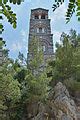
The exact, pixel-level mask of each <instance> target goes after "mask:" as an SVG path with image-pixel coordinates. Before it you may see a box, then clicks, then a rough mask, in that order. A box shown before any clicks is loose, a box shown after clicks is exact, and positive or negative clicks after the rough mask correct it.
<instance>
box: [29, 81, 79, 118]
mask: <svg viewBox="0 0 80 120" xmlns="http://www.w3.org/2000/svg"><path fill="white" fill-rule="evenodd" d="M29 108H30V109H29ZM76 110H77V109H76V105H75V103H74V100H73V99H72V98H71V97H70V95H69V92H68V90H67V89H66V87H65V86H64V85H63V84H62V83H61V82H59V83H57V85H56V86H55V87H54V89H53V90H52V91H50V94H49V99H48V101H47V103H46V104H43V103H40V102H37V103H35V105H34V103H33V104H30V106H29V107H27V111H28V119H29V120H77V114H76ZM32 111H33V112H32ZM28 119H27V120H28Z"/></svg>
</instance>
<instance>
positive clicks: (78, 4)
mask: <svg viewBox="0 0 80 120" xmlns="http://www.w3.org/2000/svg"><path fill="white" fill-rule="evenodd" d="M55 2H56V4H53V7H52V8H53V11H55V10H56V8H58V7H59V6H60V5H61V4H63V3H64V2H66V0H55ZM74 12H75V13H76V16H77V18H78V21H80V0H69V3H68V9H67V12H66V23H68V22H69V21H70V19H71V17H72V15H73V13H74Z"/></svg>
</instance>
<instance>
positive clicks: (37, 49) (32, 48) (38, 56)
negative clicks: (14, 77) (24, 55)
mask: <svg viewBox="0 0 80 120" xmlns="http://www.w3.org/2000/svg"><path fill="white" fill-rule="evenodd" d="M29 53H30V55H31V56H32V58H31V60H30V61H29V64H28V67H29V69H30V70H32V71H35V70H36V71H38V70H39V68H40V66H41V65H42V64H43V50H42V46H41V43H40V40H39V39H38V38H37V37H36V36H33V38H32V40H31V42H30V44H29Z"/></svg>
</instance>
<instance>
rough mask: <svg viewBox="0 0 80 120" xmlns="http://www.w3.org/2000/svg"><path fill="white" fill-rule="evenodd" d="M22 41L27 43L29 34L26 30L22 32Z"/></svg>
mask: <svg viewBox="0 0 80 120" xmlns="http://www.w3.org/2000/svg"><path fill="white" fill-rule="evenodd" d="M21 37H22V41H24V42H27V32H26V31H25V30H23V29H22V30H21Z"/></svg>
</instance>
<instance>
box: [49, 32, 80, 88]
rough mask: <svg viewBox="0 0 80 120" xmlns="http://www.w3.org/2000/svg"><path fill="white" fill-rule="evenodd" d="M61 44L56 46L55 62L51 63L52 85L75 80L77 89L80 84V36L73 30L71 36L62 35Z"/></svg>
mask: <svg viewBox="0 0 80 120" xmlns="http://www.w3.org/2000/svg"><path fill="white" fill-rule="evenodd" d="M61 42H62V44H57V45H56V46H57V50H56V53H55V59H54V61H53V62H51V63H49V65H50V66H52V82H51V84H52V83H54V84H55V83H56V82H58V81H61V82H64V81H66V80H69V81H70V80H73V81H74V83H75V81H76V87H77V85H78V82H80V35H77V34H76V31H75V30H71V31H70V35H67V34H65V33H62V35H61ZM79 84H80V83H79ZM71 87H72V86H71ZM72 89H73V88H72ZM74 89H77V88H74Z"/></svg>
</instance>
